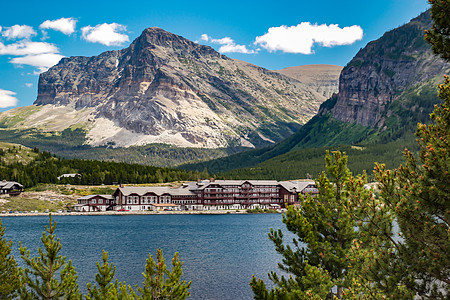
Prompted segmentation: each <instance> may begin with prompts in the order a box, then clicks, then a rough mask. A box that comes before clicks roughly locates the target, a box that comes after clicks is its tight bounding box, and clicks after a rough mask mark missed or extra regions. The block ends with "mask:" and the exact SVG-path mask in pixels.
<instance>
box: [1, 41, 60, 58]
mask: <svg viewBox="0 0 450 300" xmlns="http://www.w3.org/2000/svg"><path fill="white" fill-rule="evenodd" d="M57 52H58V48H57V47H56V46H55V45H53V44H49V43H44V42H29V41H23V42H17V43H14V44H9V45H4V44H2V43H1V42H0V55H29V54H41V53H57Z"/></svg>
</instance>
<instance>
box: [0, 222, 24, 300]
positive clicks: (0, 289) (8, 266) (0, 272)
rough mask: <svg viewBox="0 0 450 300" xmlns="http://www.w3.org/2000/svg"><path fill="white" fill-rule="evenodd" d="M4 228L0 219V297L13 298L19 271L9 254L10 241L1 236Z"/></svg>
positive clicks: (15, 292) (16, 289)
mask: <svg viewBox="0 0 450 300" xmlns="http://www.w3.org/2000/svg"><path fill="white" fill-rule="evenodd" d="M4 235H5V228H4V227H3V224H2V222H1V220H0V299H13V298H15V296H16V295H17V291H18V289H19V286H20V280H19V279H20V277H19V275H20V273H19V269H18V268H17V263H16V260H15V259H14V256H12V255H11V246H12V241H11V240H9V241H7V240H6V238H4V237H3V236H4Z"/></svg>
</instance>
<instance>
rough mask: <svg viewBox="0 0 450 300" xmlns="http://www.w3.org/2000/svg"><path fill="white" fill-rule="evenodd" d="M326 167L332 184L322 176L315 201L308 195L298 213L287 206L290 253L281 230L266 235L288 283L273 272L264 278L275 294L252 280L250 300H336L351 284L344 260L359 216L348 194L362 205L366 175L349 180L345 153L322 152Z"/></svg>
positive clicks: (346, 262) (323, 174) (369, 194)
mask: <svg viewBox="0 0 450 300" xmlns="http://www.w3.org/2000/svg"><path fill="white" fill-rule="evenodd" d="M326 167H327V170H328V173H329V174H330V176H331V179H328V177H327V176H326V174H325V173H324V172H323V173H322V174H321V175H320V176H319V179H318V180H317V182H316V185H317V188H318V190H319V194H318V195H317V197H316V198H313V197H312V196H311V195H309V196H308V197H307V198H306V199H303V201H301V203H300V205H301V208H300V209H298V208H294V207H292V206H291V207H289V208H288V211H287V212H286V215H284V216H283V223H285V224H286V227H287V229H288V230H289V231H291V232H293V233H294V234H296V235H297V238H296V239H294V240H293V243H294V247H291V246H290V245H285V244H284V241H283V234H282V232H281V230H279V231H278V232H276V231H274V230H271V232H270V234H269V238H270V239H271V240H272V241H273V242H274V243H275V247H276V251H277V252H278V253H280V254H281V255H282V256H283V263H282V264H279V267H280V269H282V270H284V271H285V272H287V273H288V274H289V278H285V277H284V276H281V277H278V275H277V274H276V273H275V272H272V273H271V274H269V278H270V279H271V280H272V281H273V282H274V284H275V288H274V289H272V290H271V291H267V289H266V287H265V284H264V282H263V281H262V280H257V279H256V278H255V277H253V279H252V281H251V287H252V290H253V292H254V296H255V299H299V298H300V299H301V298H303V299H305V298H308V299H313V298H314V299H323V298H326V297H333V296H335V297H337V298H339V299H341V298H342V297H343V293H344V289H345V288H346V287H347V286H349V285H350V284H351V283H352V280H353V278H352V276H353V273H351V272H349V262H350V261H349V260H348V255H349V253H350V250H351V248H352V247H353V242H354V240H355V239H357V238H358V234H359V232H358V230H357V224H356V221H355V219H354V215H355V214H358V211H353V209H352V206H351V205H349V199H348V198H349V195H351V194H353V195H358V197H359V198H360V199H362V200H361V201H367V199H370V197H371V193H370V191H368V190H366V189H364V184H365V183H367V180H366V176H365V174H364V175H362V176H358V177H357V178H356V179H355V178H354V177H353V176H352V175H351V174H350V172H349V170H348V168H347V157H346V155H345V153H344V154H341V153H340V152H339V151H336V152H333V155H330V154H329V153H328V152H327V155H326ZM350 182H352V184H350ZM332 287H334V289H332Z"/></svg>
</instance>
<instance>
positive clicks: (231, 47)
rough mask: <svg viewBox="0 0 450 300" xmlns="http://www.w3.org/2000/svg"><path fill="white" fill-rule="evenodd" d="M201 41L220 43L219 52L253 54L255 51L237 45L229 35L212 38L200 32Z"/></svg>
mask: <svg viewBox="0 0 450 300" xmlns="http://www.w3.org/2000/svg"><path fill="white" fill-rule="evenodd" d="M201 40H202V41H205V42H209V43H211V44H218V45H222V46H220V48H219V52H220V53H243V54H253V53H256V52H255V51H254V50H249V49H247V47H246V46H245V45H238V44H236V43H235V42H234V40H233V39H231V38H230V37H224V38H221V39H213V38H212V37H210V36H208V35H207V34H202V37H201Z"/></svg>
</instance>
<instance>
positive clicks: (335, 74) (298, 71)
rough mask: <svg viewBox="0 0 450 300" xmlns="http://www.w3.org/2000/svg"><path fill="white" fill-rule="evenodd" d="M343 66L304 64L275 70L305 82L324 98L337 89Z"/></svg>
mask: <svg viewBox="0 0 450 300" xmlns="http://www.w3.org/2000/svg"><path fill="white" fill-rule="evenodd" d="M342 69H343V67H341V66H335V65H304V66H297V67H289V68H285V69H282V70H278V71H277V72H278V73H280V74H283V75H286V76H289V77H292V78H294V79H296V80H298V81H300V82H301V83H304V84H306V85H307V86H309V87H310V88H312V89H313V90H315V91H316V92H317V93H319V94H321V95H323V96H324V97H325V98H327V99H328V98H330V97H331V96H332V95H333V94H335V93H337V92H338V91H339V75H340V74H341V71H342Z"/></svg>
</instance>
